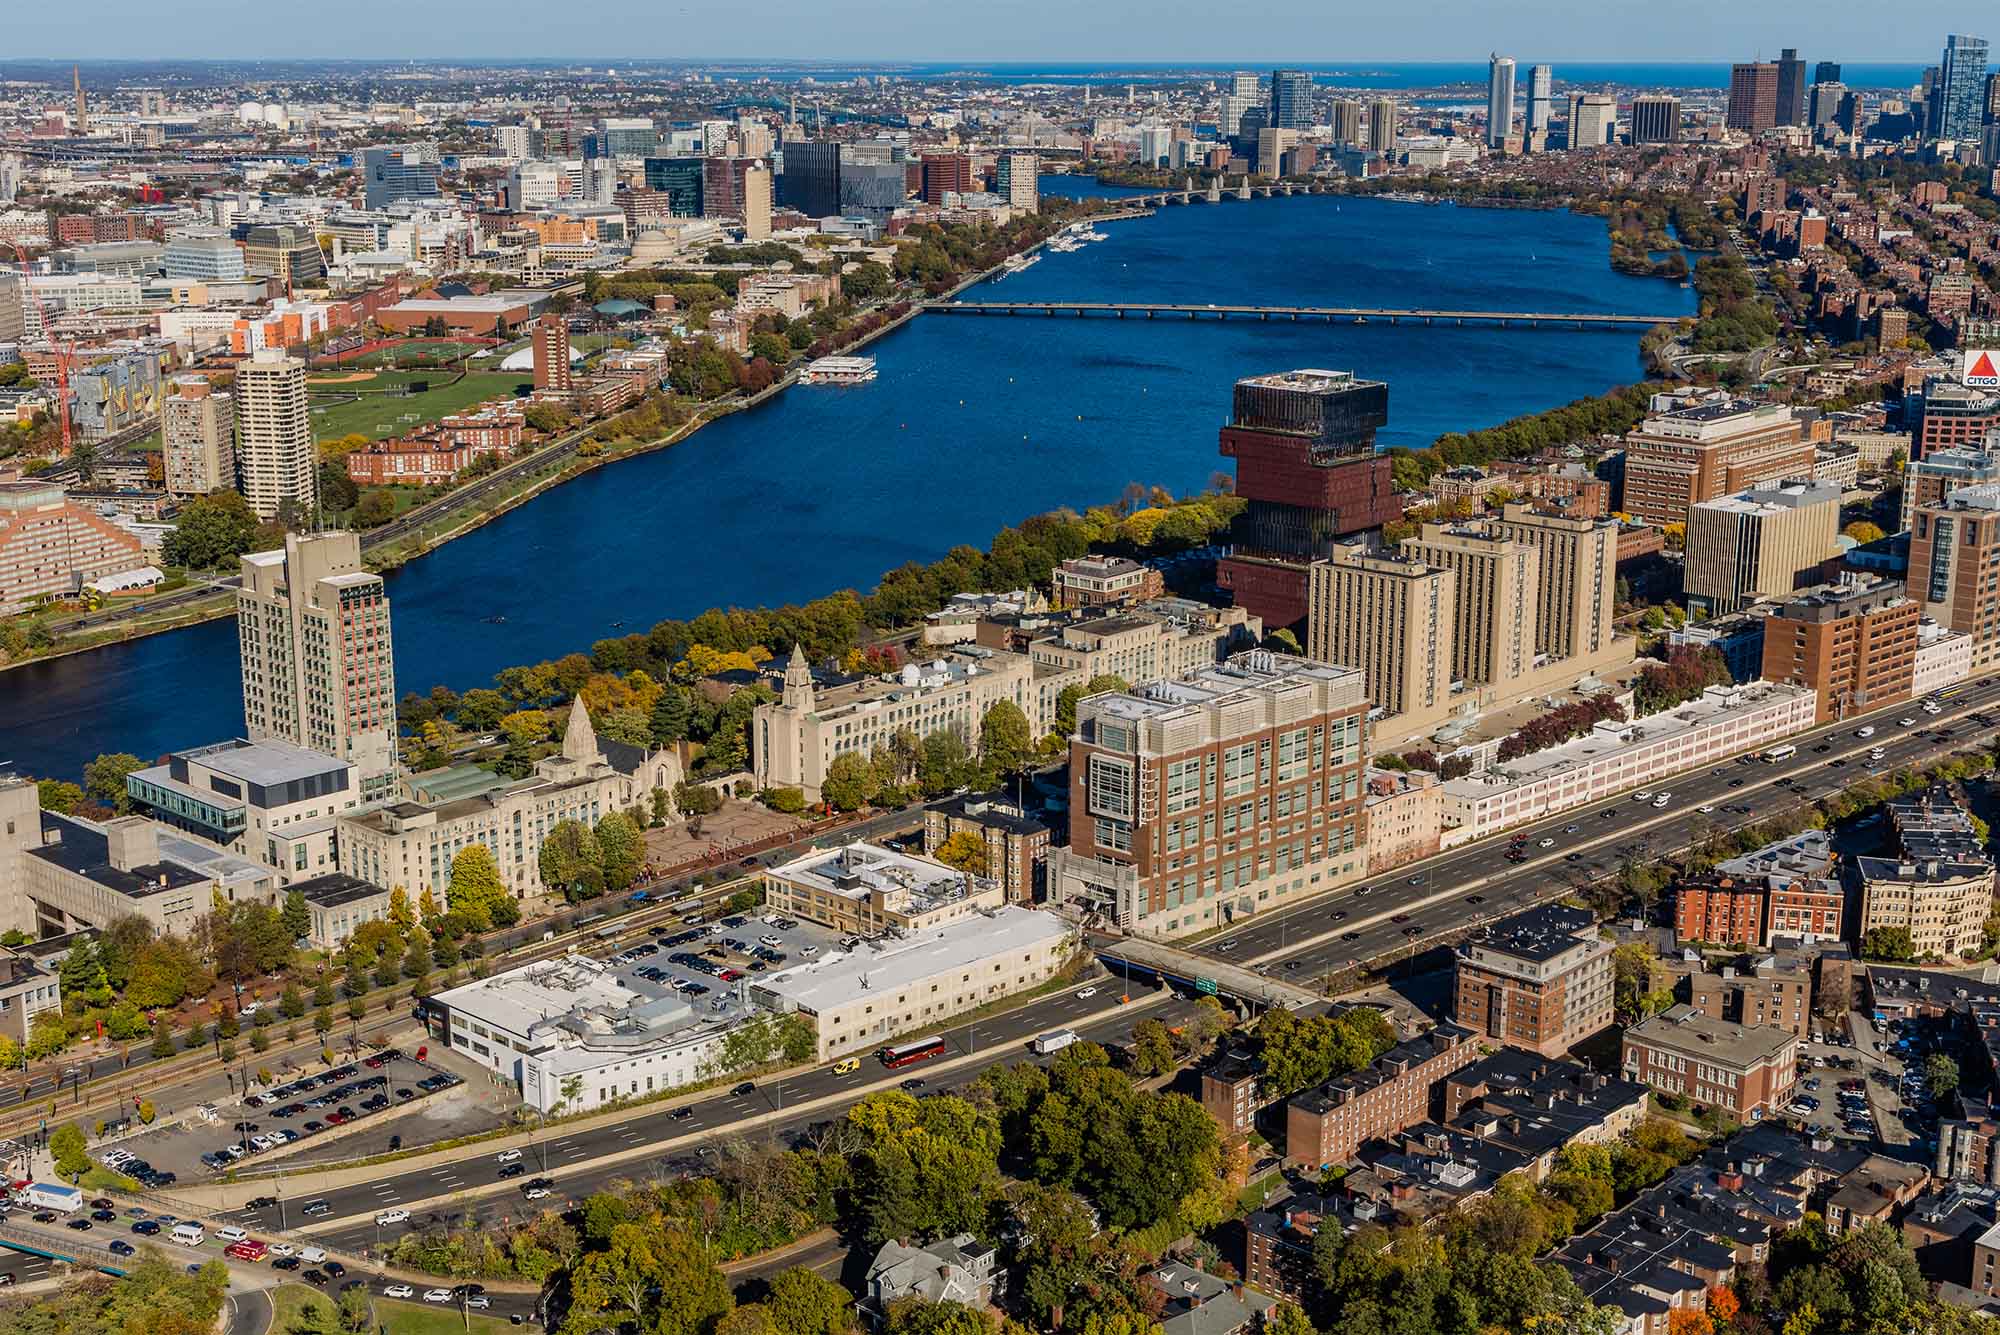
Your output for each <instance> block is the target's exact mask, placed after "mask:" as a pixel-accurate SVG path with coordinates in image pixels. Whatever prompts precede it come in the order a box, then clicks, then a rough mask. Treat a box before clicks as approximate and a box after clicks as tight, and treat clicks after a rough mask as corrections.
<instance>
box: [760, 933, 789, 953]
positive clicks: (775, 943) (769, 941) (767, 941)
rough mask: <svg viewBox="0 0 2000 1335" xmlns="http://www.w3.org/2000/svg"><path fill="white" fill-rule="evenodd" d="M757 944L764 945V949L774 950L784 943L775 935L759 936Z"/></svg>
mask: <svg viewBox="0 0 2000 1335" xmlns="http://www.w3.org/2000/svg"><path fill="white" fill-rule="evenodd" d="M757 944H758V945H760V946H762V947H764V949H766V950H776V949H777V948H778V947H779V946H782V945H784V944H785V943H784V941H783V940H781V939H780V938H778V937H775V936H760V937H758V938H757Z"/></svg>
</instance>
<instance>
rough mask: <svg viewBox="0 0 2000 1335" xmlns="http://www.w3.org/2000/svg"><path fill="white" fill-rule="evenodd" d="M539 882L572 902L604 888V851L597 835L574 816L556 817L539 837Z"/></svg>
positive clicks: (588, 896) (594, 894)
mask: <svg viewBox="0 0 2000 1335" xmlns="http://www.w3.org/2000/svg"><path fill="white" fill-rule="evenodd" d="M540 870H541V873H542V884H543V885H545V886H547V887H548V888H549V889H551V890H554V891H557V892H558V893H560V894H562V895H564V896H566V897H567V898H568V899H569V901H570V902H571V903H576V902H577V901H578V900H583V899H590V898H594V897H595V896H597V895H598V894H601V893H602V892H603V890H604V852H603V850H602V849H600V848H599V847H598V846H597V837H596V836H595V835H593V834H592V833H591V832H590V831H589V830H587V829H585V828H584V826H583V825H582V824H581V823H580V822H578V821H574V820H565V821H558V822H557V823H556V827H555V828H554V829H553V830H550V831H549V833H548V837H547V838H545V839H543V840H542V853H541V858H540Z"/></svg>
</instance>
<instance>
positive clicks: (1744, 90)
mask: <svg viewBox="0 0 2000 1335" xmlns="http://www.w3.org/2000/svg"><path fill="white" fill-rule="evenodd" d="M1723 123H1724V124H1726V125H1727V126H1728V127H1729V128H1730V129H1732V130H1748V131H1749V132H1750V133H1752V134H1756V133H1757V132H1758V131H1760V130H1768V129H1770V128H1771V127H1772V126H1773V125H1776V124H1777V123H1778V67H1777V66H1776V65H1773V64H1771V63H1770V62H1768V61H1762V62H1754V63H1748V64H1738V65H1731V66H1730V67H1729V109H1728V111H1727V112H1726V113H1724V117H1723Z"/></svg>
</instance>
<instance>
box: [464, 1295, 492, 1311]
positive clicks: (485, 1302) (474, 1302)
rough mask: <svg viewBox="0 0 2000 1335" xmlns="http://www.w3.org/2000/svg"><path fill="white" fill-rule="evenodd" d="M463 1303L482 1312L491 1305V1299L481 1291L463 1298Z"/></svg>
mask: <svg viewBox="0 0 2000 1335" xmlns="http://www.w3.org/2000/svg"><path fill="white" fill-rule="evenodd" d="M465 1305H466V1306H467V1307H470V1308H472V1309H473V1310H474V1311H478V1312H483V1311H485V1310H486V1309H487V1308H489V1307H491V1306H493V1300H492V1299H491V1298H489V1297H487V1296H486V1295H485V1294H483V1293H475V1294H473V1295H472V1296H471V1297H470V1298H467V1299H466V1300H465Z"/></svg>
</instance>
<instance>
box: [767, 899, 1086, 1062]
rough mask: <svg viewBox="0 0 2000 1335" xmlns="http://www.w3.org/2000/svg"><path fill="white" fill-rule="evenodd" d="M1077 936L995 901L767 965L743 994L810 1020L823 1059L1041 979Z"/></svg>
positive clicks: (1037, 914) (1060, 962) (912, 1033)
mask: <svg viewBox="0 0 2000 1335" xmlns="http://www.w3.org/2000/svg"><path fill="white" fill-rule="evenodd" d="M1079 946H1080V939H1079V937H1078V934H1077V932H1076V929H1075V928H1073V927H1071V926H1070V924H1068V923H1067V922H1064V921H1063V920H1062V919H1061V918H1059V917H1057V916H1056V915H1055V914H1053V913H1049V912H1047V911H1045V910H1042V909H1028V908H1021V907H1019V906H1017V905H1012V904H1008V905H1003V906H1001V907H999V908H996V909H992V910H990V911H988V912H985V913H981V914H979V915H978V916H977V917H973V918H968V919H964V920H962V921H959V922H955V923H952V924H951V925H950V926H947V927H940V928H936V929H933V930H930V931H925V932H921V933H915V934H912V935H909V936H890V937H887V938H885V939H883V940H880V941H873V942H864V943H863V944H861V945H860V946H858V947H857V948H856V949H855V950H854V951H853V952H851V953H848V954H840V955H833V956H830V957H828V958H827V959H826V960H824V961H821V962H819V963H815V964H806V965H801V966H799V967H797V968H792V969H786V970H785V971H784V972H782V973H778V974H772V975H767V976H766V977H764V978H761V979H759V980H758V981H756V982H755V983H753V984H752V985H751V988H750V995H751V997H752V999H753V1000H754V1001H756V1002H758V1003H759V1004H761V1005H764V1006H767V1007H769V1008H770V1009H772V1010H775V1011H780V1012H795V1013H796V1014H798V1015H800V1016H802V1017H804V1018H805V1019H806V1020H808V1021H809V1022H810V1023H811V1024H812V1026H813V1033H814V1035H815V1037H816V1038H817V1040H818V1044H819V1060H821V1061H827V1060H830V1059H832V1058H836V1057H844V1056H848V1055H850V1054H853V1053H858V1052H864V1051H867V1050H868V1049H870V1048H877V1047H881V1046H883V1045H885V1044H889V1043H893V1042H895V1041H896V1040H897V1039H898V1038H904V1039H916V1038H921V1037H923V1034H922V1033H921V1032H920V1031H923V1030H926V1029H929V1028H931V1027H932V1026H939V1027H942V1026H943V1025H944V1024H946V1023H947V1022H948V1021H949V1020H950V1019H951V1017H952V1016H954V1015H961V1014H963V1013H965V1012H966V1011H969V1010H973V1009H976V1008H977V1007H980V1006H984V1005H986V1004H987V1003H988V1002H991V1001H997V1000H999V999H1000V998H1002V997H1006V996H1011V995H1013V994H1014V993H1016V992H1022V991H1026V990H1027V989H1028V988H1031V987H1038V986H1040V985H1041V984H1043V983H1046V982H1048V981H1049V980H1050V979H1051V978H1054V977H1055V976H1056V975H1057V973H1059V972H1060V971H1061V970H1062V968H1063V966H1064V965H1065V964H1067V963H1068V962H1069V961H1070V959H1071V957H1072V956H1073V955H1074V953H1075V952H1076V950H1077V949H1078V948H1079Z"/></svg>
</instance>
